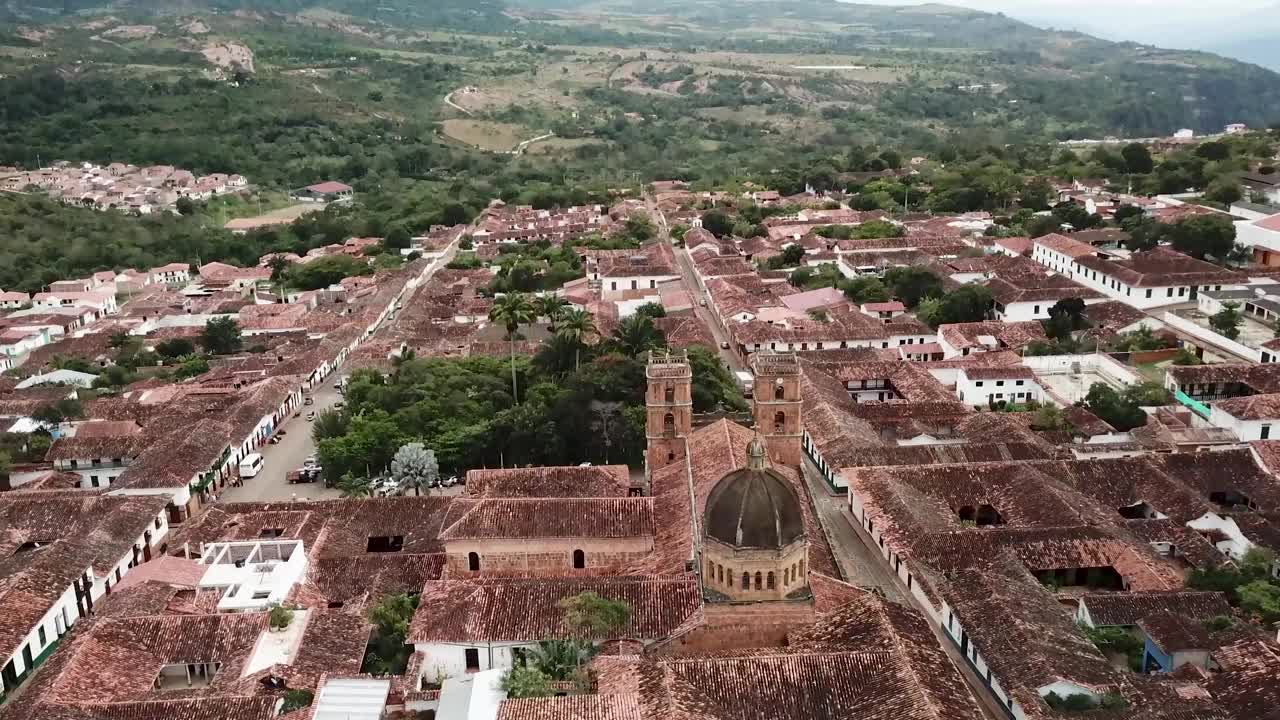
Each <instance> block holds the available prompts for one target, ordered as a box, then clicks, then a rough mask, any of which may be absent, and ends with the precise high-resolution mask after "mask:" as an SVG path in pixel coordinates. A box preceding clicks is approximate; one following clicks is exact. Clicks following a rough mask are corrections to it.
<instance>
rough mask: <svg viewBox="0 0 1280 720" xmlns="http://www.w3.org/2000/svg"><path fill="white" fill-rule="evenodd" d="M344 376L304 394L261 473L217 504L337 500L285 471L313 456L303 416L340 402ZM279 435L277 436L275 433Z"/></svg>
mask: <svg viewBox="0 0 1280 720" xmlns="http://www.w3.org/2000/svg"><path fill="white" fill-rule="evenodd" d="M472 229H474V223H473V224H472V226H471V227H469V228H468V229H467V230H466V231H464V232H462V233H460V234H459V235H458V237H456V238H454V240H453V242H452V243H450V244H449V247H448V248H446V249H445V251H444V253H443V254H442V255H441V257H440V258H439V259H437V260H436V261H435V262H434V263H433V264H432V265H431V266H430V267H429V268H428V269H427V270H426V271H424V272H423V275H422V283H428V282H430V281H431V278H432V277H433V276H434V275H435V274H436V272H437V271H439V269H440V268H442V267H444V266H445V265H447V264H448V263H449V262H451V261H452V260H453V258H454V257H455V256H456V255H457V253H458V244H459V242H460V241H461V239H462V236H463V235H465V234H467V233H468V232H470V230H472ZM411 292H412V291H407V292H406V297H405V298H404V302H409V300H410V298H409V297H408V293H411ZM395 315H396V313H395V312H394V311H393V312H391V313H388V315H387V318H386V319H385V320H384V321H383V322H382V324H381V325H379V326H378V327H377V328H376V329H375V330H374V337H377V335H378V333H380V332H382V329H383V328H384V327H386V326H387V325H388V323H390V322H392V321H393V320H394V318H395ZM346 374H347V373H346V372H344V371H343V370H342V368H339V369H338V370H336V371H334V372H332V373H330V375H329V377H328V378H327V379H326V380H325V381H324V382H323V383H321V384H319V385H317V386H315V387H313V388H311V390H310V392H308V393H307V397H310V398H312V404H311V405H303V406H302V407H301V408H300V411H301V414H300V416H299V417H290V418H288V419H287V420H285V422H284V423H283V424H282V425H281V427H280V429H281V430H282V431H283V432H284V435H283V436H281V437H280V442H279V443H277V444H275V445H271V444H267V445H263V446H262V447H261V448H259V450H258V452H259V453H261V454H262V457H263V460H265V463H264V464H263V467H262V470H261V472H259V473H258V476H257V477H254V478H250V479H248V480H245V481H244V484H243V485H241V486H239V487H234V486H233V487H228V488H226V489H224V490H223V491H222V492H221V493H220V494H219V495H218V500H219V501H221V502H278V501H282V500H326V499H333V498H337V497H341V495H342V493H341V492H339V491H338V490H337V489H336V488H326V487H325V486H324V483H323V482H319V481H317V482H312V483H298V484H295V485H290V484H289V482H288V480H287V479H286V476H287V475H288V473H289V471H291V470H297V469H298V468H300V467H302V463H303V461H304V460H306V459H307V458H308V457H310V456H312V455H315V453H316V443H315V440H314V439H313V438H312V437H311V427H312V426H311V423H310V422H308V421H307V419H306V416H307V413H309V412H312V411H314V412H315V413H316V414H317V415H319V414H320V413H321V412H322V411H324V410H327V409H329V408H332V407H333V404H334V403H336V402H338V401H339V400H341V399H342V395H341V394H339V393H338V391H337V390H336V389H335V388H334V385H335V384H336V383H337V381H338V379H339V378H341V377H343V376H344V375H346ZM277 434H279V433H277Z"/></svg>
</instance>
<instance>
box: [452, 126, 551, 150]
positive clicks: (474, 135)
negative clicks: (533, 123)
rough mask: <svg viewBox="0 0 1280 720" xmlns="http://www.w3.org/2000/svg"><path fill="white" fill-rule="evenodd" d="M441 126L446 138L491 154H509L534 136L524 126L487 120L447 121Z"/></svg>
mask: <svg viewBox="0 0 1280 720" xmlns="http://www.w3.org/2000/svg"><path fill="white" fill-rule="evenodd" d="M440 125H441V128H442V130H443V132H444V134H445V135H446V136H448V137H450V138H452V139H454V140H457V141H459V142H461V143H465V144H467V145H471V146H473V147H477V148H480V149H481V150H488V151H490V152H508V151H510V150H513V149H515V146H516V145H518V144H520V141H521V140H523V139H525V138H528V137H533V136H534V133H531V132H530V131H529V130H528V128H525V127H524V126H522V125H515V124H512V123H500V122H490V121H487V120H461V119H455V120H445V121H444V122H442V123H440Z"/></svg>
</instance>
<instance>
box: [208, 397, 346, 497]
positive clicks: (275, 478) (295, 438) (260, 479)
mask: <svg viewBox="0 0 1280 720" xmlns="http://www.w3.org/2000/svg"><path fill="white" fill-rule="evenodd" d="M340 376H341V373H333V374H332V375H330V377H329V379H328V380H326V381H325V382H324V383H323V384H321V385H320V386H318V387H315V388H312V389H311V392H309V393H308V394H307V395H308V396H309V397H311V398H313V399H314V402H315V404H314V405H311V406H303V407H302V408H301V409H302V411H303V412H302V417H296V418H295V417H291V418H289V419H288V420H286V421H285V423H284V425H283V426H281V429H283V430H284V431H285V435H284V437H282V438H281V439H280V443H279V444H277V445H263V446H262V449H260V450H259V452H261V453H262V457H263V458H264V459H265V460H266V463H265V464H264V465H263V468H262V472H260V473H258V476H257V477H255V478H251V479H249V480H245V481H244V484H243V485H241V486H240V487H232V488H228V489H226V490H223V492H222V494H221V495H219V496H218V500H220V501H222V502H270V501H275V500H292V499H321V498H325V499H328V498H336V497H341V493H340V492H338V491H337V490H336V489H331V488H330V489H326V488H325V486H324V483H323V482H313V483H298V484H296V485H290V484H289V483H288V481H286V480H285V475H286V474H287V473H288V472H289V471H290V470H297V469H298V468H300V467H302V461H303V460H306V459H307V457H308V456H310V455H312V454H314V453H315V451H316V444H315V441H314V440H313V439H312V438H311V423H309V422H307V413H308V412H310V411H312V410H314V411H315V412H316V413H319V412H320V411H321V410H324V409H326V408H329V407H332V406H333V403H335V402H337V401H338V400H340V399H341V395H339V394H338V391H337V390H334V388H333V385H334V383H335V382H336V381H337V379H338V377H340Z"/></svg>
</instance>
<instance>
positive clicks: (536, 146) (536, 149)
mask: <svg viewBox="0 0 1280 720" xmlns="http://www.w3.org/2000/svg"><path fill="white" fill-rule="evenodd" d="M606 144H607V143H605V142H604V141H603V140H596V139H595V138H548V139H546V140H542V141H540V142H536V143H532V144H531V145H529V147H528V148H527V149H526V150H525V154H526V155H561V154H565V153H571V152H573V151H574V150H577V149H578V148H580V147H590V146H593V145H606Z"/></svg>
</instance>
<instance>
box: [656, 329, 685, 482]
mask: <svg viewBox="0 0 1280 720" xmlns="http://www.w3.org/2000/svg"><path fill="white" fill-rule="evenodd" d="M645 377H646V378H647V379H648V391H647V392H646V394H645V408H646V411H647V419H646V422H645V439H646V440H647V441H648V445H647V450H646V452H645V464H646V466H647V470H648V471H649V472H653V471H654V470H657V469H659V468H662V467H665V466H667V465H670V464H671V463H675V462H681V463H682V462H684V459H685V455H686V454H687V453H688V446H687V445H688V438H689V433H690V432H692V431H693V370H692V369H691V368H690V367H689V357H688V356H687V355H686V354H685V353H683V352H681V353H678V354H677V353H662V354H655V353H649V364H648V366H647V367H646V368H645Z"/></svg>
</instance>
